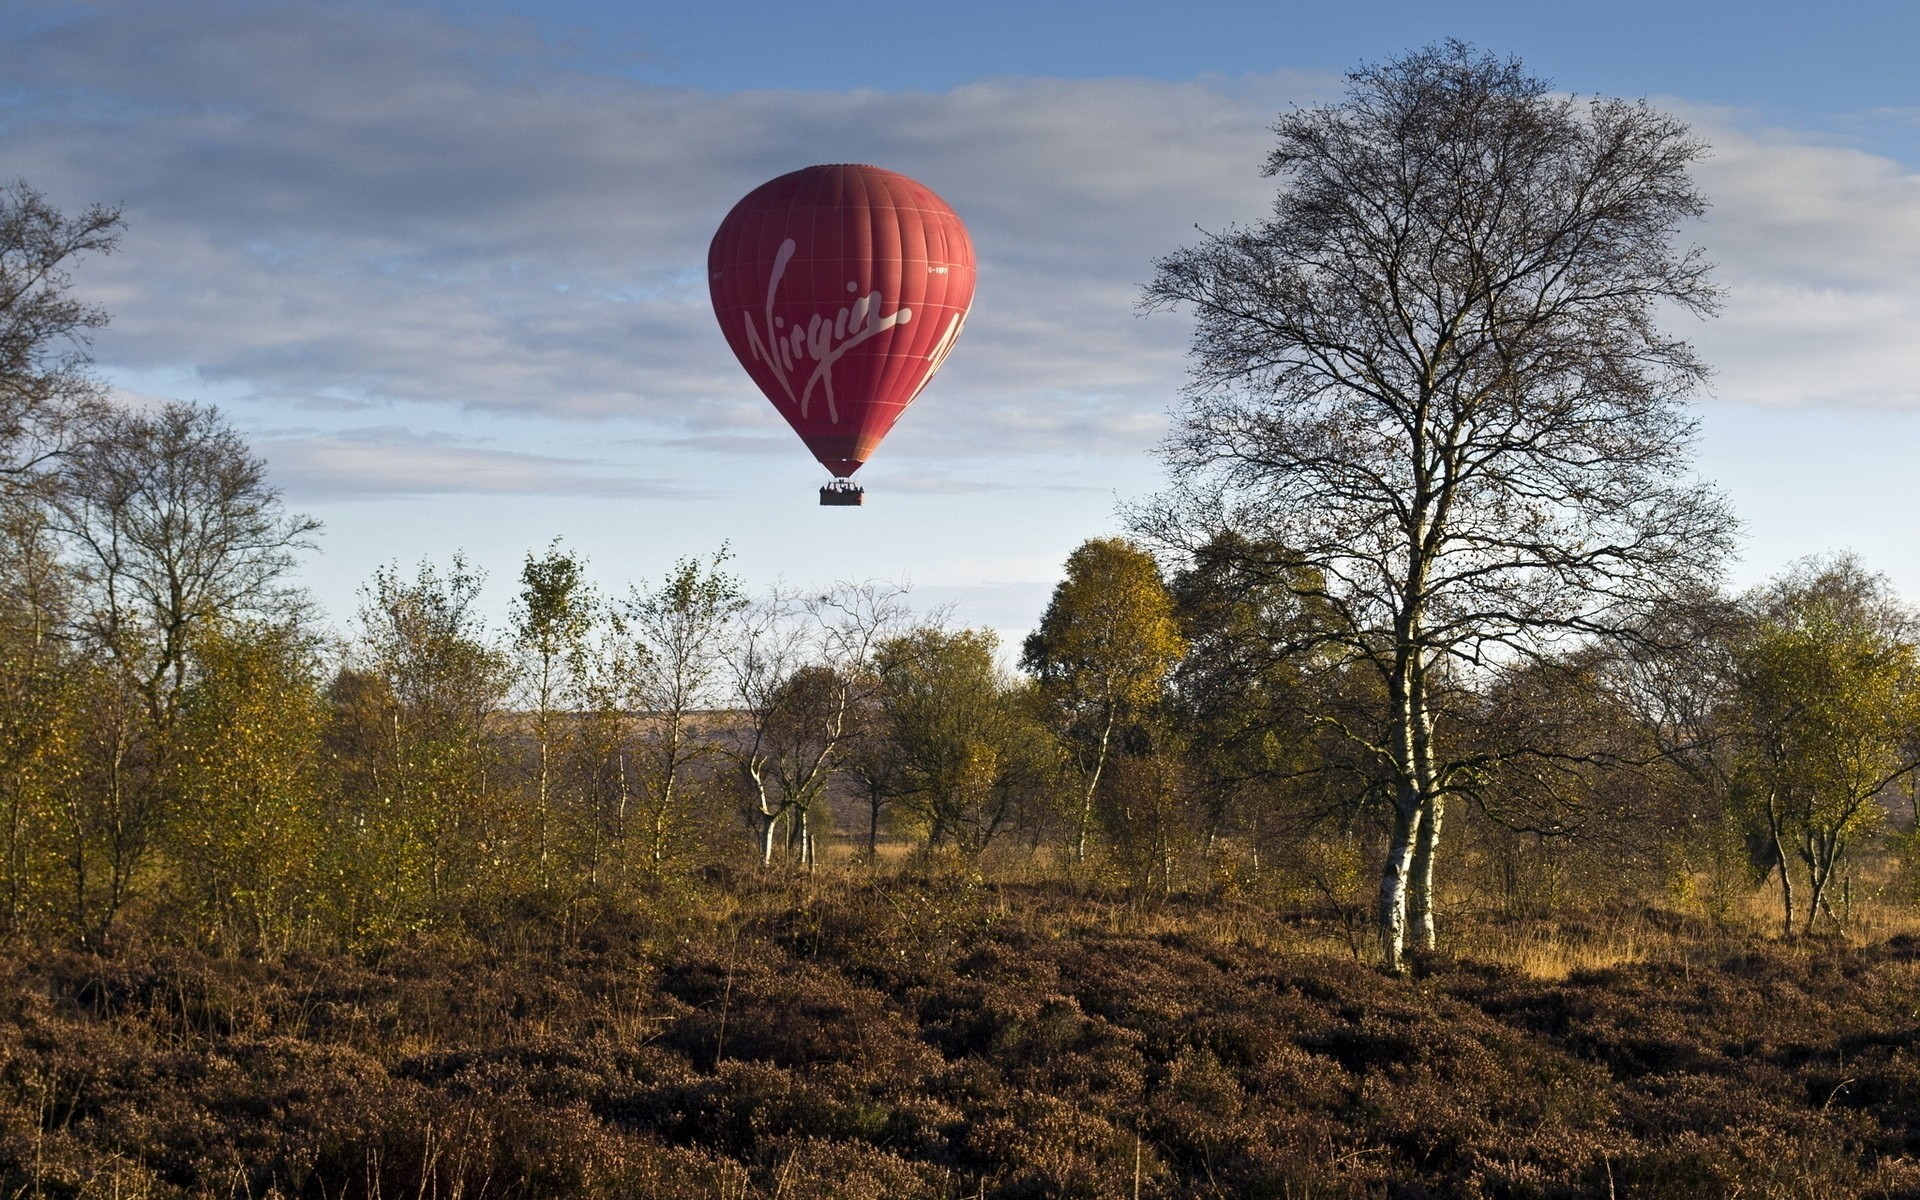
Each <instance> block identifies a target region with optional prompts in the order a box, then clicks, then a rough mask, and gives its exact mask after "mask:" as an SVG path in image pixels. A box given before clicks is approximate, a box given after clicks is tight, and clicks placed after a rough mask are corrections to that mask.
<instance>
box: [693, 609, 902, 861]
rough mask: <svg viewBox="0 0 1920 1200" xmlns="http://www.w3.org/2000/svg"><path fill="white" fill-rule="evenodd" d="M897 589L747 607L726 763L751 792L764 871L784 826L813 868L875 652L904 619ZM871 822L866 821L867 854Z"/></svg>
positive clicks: (866, 698)
mask: <svg viewBox="0 0 1920 1200" xmlns="http://www.w3.org/2000/svg"><path fill="white" fill-rule="evenodd" d="M906 590H907V589H906V588H905V587H904V586H900V585H894V584H884V583H873V582H868V583H858V584H850V583H843V584H837V585H835V586H834V587H833V588H832V589H831V590H829V591H827V592H824V593H821V594H819V595H813V596H805V597H795V596H791V595H787V594H785V593H782V592H778V591H776V592H774V593H773V594H771V595H769V596H768V597H766V598H765V599H763V600H760V601H758V602H756V603H755V604H753V605H751V606H749V608H748V609H747V610H746V612H745V614H744V615H743V617H742V619H741V621H740V623H739V625H738V626H737V629H736V635H735V638H734V640H733V643H732V645H731V646H730V647H729V649H728V651H727V664H728V668H729V670H730V672H731V674H732V677H733V691H734V703H735V705H736V706H737V707H738V710H739V714H740V716H741V717H742V718H744V720H745V723H746V725H745V728H744V729H743V730H742V732H741V735H740V737H739V739H738V742H737V744H736V745H735V746H734V748H733V749H732V750H731V752H730V753H731V755H732V757H733V758H734V760H735V762H736V764H737V765H738V766H739V768H740V772H741V775H742V776H743V778H744V779H745V780H746V783H747V787H748V790H749V792H750V793H751V795H750V797H749V799H750V801H751V803H752V804H753V816H754V820H755V821H756V823H757V824H758V830H757V832H758V833H759V836H760V864H761V866H762V867H766V866H770V865H772V863H773V853H774V846H775V844H776V834H777V832H778V830H779V828H780V825H781V823H782V822H783V821H790V822H791V828H792V832H793V835H794V837H795V838H796V840H797V842H798V845H799V849H800V857H801V859H802V861H803V862H805V863H807V864H808V865H809V866H811V865H812V864H813V863H814V861H815V848H816V846H815V841H816V836H817V832H818V831H817V830H816V829H815V825H816V824H817V818H818V816H819V814H818V812H817V811H816V810H817V809H818V807H819V806H820V804H821V802H822V801H823V800H824V798H825V796H826V794H827V789H828V788H829V787H830V786H831V785H832V783H833V781H834V779H835V778H836V777H837V776H838V775H839V773H840V771H841V770H842V769H843V767H845V766H846V765H847V761H846V760H847V758H848V754H849V751H850V750H851V749H852V747H853V743H854V742H855V741H856V740H858V739H859V738H860V737H861V736H862V734H863V732H871V731H869V730H865V729H864V728H863V727H864V726H865V725H867V724H870V723H871V721H870V720H863V718H866V717H869V716H870V712H869V710H870V709H871V708H872V707H873V704H874V698H875V696H876V695H877V693H878V690H879V677H878V675H877V674H876V672H875V669H874V654H875V652H876V651H877V650H878V649H879V647H880V645H881V643H883V642H885V641H888V640H889V639H892V638H895V637H898V636H900V635H901V634H903V633H905V632H906V630H907V628H908V625H909V622H910V621H911V619H912V612H911V610H909V609H908V608H907V605H906V599H905V597H906ZM877 822H878V818H877V816H875V818H874V821H873V822H871V823H870V825H869V830H868V842H869V849H871V843H872V842H873V841H874V840H875V834H876V830H875V829H874V826H875V825H877Z"/></svg>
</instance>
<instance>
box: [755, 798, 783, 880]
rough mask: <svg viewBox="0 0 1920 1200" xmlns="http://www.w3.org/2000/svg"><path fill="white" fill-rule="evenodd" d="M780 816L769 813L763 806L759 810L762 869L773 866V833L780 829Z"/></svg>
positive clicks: (775, 813)
mask: <svg viewBox="0 0 1920 1200" xmlns="http://www.w3.org/2000/svg"><path fill="white" fill-rule="evenodd" d="M780 816H781V814H780V813H777V812H771V813H770V812H767V811H766V810H765V809H764V808H762V809H761V811H760V869H761V870H763V871H764V870H767V869H769V868H771V867H772V866H773V847H774V843H775V841H776V839H775V836H774V835H775V834H776V833H777V832H778V831H779V829H780Z"/></svg>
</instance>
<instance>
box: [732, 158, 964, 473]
mask: <svg viewBox="0 0 1920 1200" xmlns="http://www.w3.org/2000/svg"><path fill="white" fill-rule="evenodd" d="M707 283H708V287H709V288H710V289H711V291H712V294H713V311H714V315H715V316H716V317H718V318H719V320H720V328H721V330H722V331H723V332H725V334H726V337H727V344H728V345H730V346H732V347H733V353H734V356H735V357H737V358H738V359H739V360H740V365H741V366H743V367H745V368H746V369H747V374H749V375H751V376H752V377H753V381H754V382H755V383H757V384H759V385H760V390H761V391H763V392H765V393H766V395H767V399H769V400H771V401H773V406H774V407H775V408H777V409H779V410H780V415H781V416H783V417H785V418H786V419H787V423H788V424H790V425H792V426H793V429H794V432H796V433H798V434H799V435H800V438H801V440H802V441H804V442H806V444H807V449H809V450H811V451H813V456H814V457H815V458H817V459H819V460H820V461H821V463H822V464H824V465H825V466H826V468H827V469H828V470H829V471H832V472H833V473H834V474H835V475H836V476H840V477H842V478H844V477H846V476H849V475H852V474H853V473H854V472H855V471H857V470H859V469H860V465H861V464H862V463H864V462H866V461H867V459H868V458H870V457H872V455H873V451H874V448H875V447H876V446H878V445H879V444H880V439H881V438H883V437H885V436H886V435H887V431H888V430H889V429H891V428H893V423H894V422H895V421H897V420H898V419H899V418H900V414H901V413H902V412H904V411H906V407H907V405H909V404H911V403H912V402H913V398H914V397H915V396H917V395H919V394H920V391H921V389H922V388H924V387H926V386H927V381H928V380H930V379H932V378H933V373H934V372H935V371H937V370H939V369H940V364H941V362H942V361H943V360H944V359H945V358H946V356H947V352H948V351H949V350H951V349H953V343H954V339H956V338H958V337H959V336H960V330H961V327H962V326H963V325H965V324H966V319H967V309H968V307H969V306H970V305H971V304H972V303H973V284H974V263H973V243H972V241H971V240H970V239H969V238H968V237H967V230H966V226H964V225H962V224H961V223H960V218H959V217H957V216H955V215H954V212H953V210H952V209H951V208H948V207H947V204H946V202H945V201H944V200H942V199H940V197H938V196H936V195H934V194H933V192H932V191H930V190H929V189H928V188H926V187H924V186H923V185H921V184H919V183H916V182H914V181H913V180H911V179H909V178H907V177H906V176H905V175H902V174H899V173H898V172H896V171H887V170H882V169H881V168H879V167H869V166H855V165H849V164H834V165H830V166H818V167H806V168H804V169H802V170H798V171H794V172H792V173H791V174H787V175H782V176H780V177H779V178H778V179H772V180H769V181H767V182H766V183H763V184H761V185H760V186H759V187H757V188H755V189H753V191H751V192H749V193H747V195H746V196H745V197H744V198H743V199H742V200H741V201H740V202H739V203H738V204H736V205H734V206H733V211H731V212H729V213H728V214H727V217H726V220H724V221H722V222H721V223H720V229H719V232H717V233H715V234H714V235H713V245H712V246H711V247H709V248H708V251H707Z"/></svg>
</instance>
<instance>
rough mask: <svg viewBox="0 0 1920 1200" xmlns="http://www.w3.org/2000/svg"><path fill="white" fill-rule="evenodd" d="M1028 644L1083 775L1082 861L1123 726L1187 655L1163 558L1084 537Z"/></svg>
mask: <svg viewBox="0 0 1920 1200" xmlns="http://www.w3.org/2000/svg"><path fill="white" fill-rule="evenodd" d="M1023 649H1024V652H1023V654H1022V655H1021V659H1020V665H1021V667H1022V668H1024V669H1025V670H1026V671H1028V672H1029V673H1031V674H1032V675H1033V677H1034V679H1035V680H1036V682H1037V683H1038V685H1039V689H1040V696H1041V699H1042V702H1043V704H1044V706H1045V709H1046V711H1047V713H1048V716H1049V718H1050V721H1051V724H1052V725H1053V728H1054V731H1055V733H1056V734H1057V735H1058V736H1059V737H1060V740H1061V743H1062V745H1063V746H1064V747H1065V748H1066V751H1067V754H1068V756H1069V758H1070V760H1071V761H1072V763H1073V766H1074V769H1075V774H1076V776H1077V781H1078V795H1077V796H1076V797H1075V813H1074V817H1073V857H1074V861H1076V862H1081V861H1084V860H1085V859H1086V856H1087V836H1088V833H1089V832H1090V830H1091V829H1092V825H1093V813H1094V797H1095V795H1096V793H1097V792H1098V791H1099V788H1100V775H1101V772H1102V771H1103V770H1104V769H1105V767H1106V765H1107V760H1108V758H1109V757H1110V755H1111V753H1112V750H1113V743H1114V734H1115V732H1116V731H1117V730H1119V729H1121V728H1122V727H1123V725H1124V723H1125V722H1126V721H1127V720H1128V719H1129V718H1131V717H1134V716H1138V715H1140V714H1143V713H1146V712H1148V711H1150V710H1151V709H1153V708H1154V707H1155V706H1156V705H1158V704H1159V702H1160V699H1161V697H1162V695H1163V694H1164V691H1165V688H1166V682H1167V678H1168V676H1169V675H1171V674H1172V672H1173V668H1174V666H1175V665H1176V664H1178V663H1179V661H1180V658H1181V656H1182V655H1183V654H1185V653H1186V642H1185V641H1184V640H1183V639H1182V638H1181V636H1180V627H1179V624H1178V623H1177V622H1176V621H1175V620H1174V611H1173V598H1172V597H1171V596H1170V595H1168V593H1167V587H1166V583H1165V582H1164V581H1163V580H1162V579H1161V577H1160V567H1159V564H1157V563H1156V562H1154V560H1153V556H1152V555H1151V554H1149V553H1147V552H1146V551H1145V550H1143V549H1141V548H1140V547H1139V546H1137V545H1135V544H1134V543H1133V542H1130V541H1127V540H1126V539H1125V538H1093V539H1091V540H1089V541H1087V542H1085V543H1083V544H1082V545H1081V546H1080V548H1079V549H1077V550H1075V551H1074V552H1073V553H1072V554H1071V555H1069V556H1068V557H1067V575H1066V578H1065V579H1063V580H1061V581H1060V583H1059V585H1058V586H1057V587H1055V588H1054V589H1053V599H1052V600H1051V601H1050V602H1049V603H1048V605H1047V611H1046V613H1045V614H1044V615H1043V616H1042V617H1041V618H1040V628H1038V629H1036V630H1035V631H1034V632H1033V633H1032V634H1030V635H1029V636H1028V637H1027V641H1026V645H1025V647H1024V648H1023Z"/></svg>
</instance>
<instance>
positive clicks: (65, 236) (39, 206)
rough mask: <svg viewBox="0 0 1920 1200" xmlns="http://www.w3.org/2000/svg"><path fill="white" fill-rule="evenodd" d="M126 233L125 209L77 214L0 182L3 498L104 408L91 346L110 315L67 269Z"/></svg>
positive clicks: (22, 188)
mask: <svg viewBox="0 0 1920 1200" xmlns="http://www.w3.org/2000/svg"><path fill="white" fill-rule="evenodd" d="M119 238H120V211H119V210H118V209H114V208H108V207H106V206H105V205H100V204H95V205H91V206H89V207H88V208H86V209H85V210H83V211H81V212H80V213H79V214H78V215H76V216H71V217H70V216H67V215H65V214H63V213H61V212H60V211H59V210H58V209H56V208H54V207H53V206H52V205H51V204H49V203H48V202H47V200H46V198H45V197H44V196H42V195H41V194H40V193H39V192H36V191H35V190H33V189H32V188H31V187H28V186H27V185H26V184H25V183H9V184H0V495H5V494H7V493H10V492H14V491H17V490H19V489H20V488H22V487H23V486H25V485H27V484H28V483H29V482H31V481H32V480H33V479H35V478H36V477H37V476H39V475H40V474H41V473H43V472H44V471H45V469H46V467H47V465H48V464H49V463H50V462H52V461H53V460H55V459H56V458H57V457H58V456H59V455H60V454H61V453H62V452H63V451H64V450H65V449H67V448H68V447H70V446H71V445H72V441H73V437H74V435H75V434H76V432H77V431H78V430H79V429H80V428H81V427H83V426H84V425H85V424H86V422H87V419H88V418H89V417H91V416H92V415H94V414H95V412H97V410H98V408H99V394H100V385H99V382H98V380H97V379H96V378H95V377H94V376H93V374H92V373H91V371H90V370H89V369H88V368H89V367H90V365H91V360H90V358H89V357H88V350H87V345H88V338H89V336H90V335H91V334H92V332H93V331H94V330H95V329H98V328H100V327H101V326H103V325H105V324H106V323H107V313H106V310H105V309H102V308H100V307H99V306H98V305H93V304H88V303H86V302H85V301H83V300H79V299H76V298H75V297H74V296H73V294H72V292H71V290H70V288H71V283H72V279H71V277H70V276H69V275H68V274H67V268H68V267H69V266H70V265H71V264H72V263H73V262H74V260H76V259H77V258H79V257H80V256H81V255H85V254H107V253H111V252H112V250H113V248H114V245H115V243H117V242H118V241H119Z"/></svg>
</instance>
